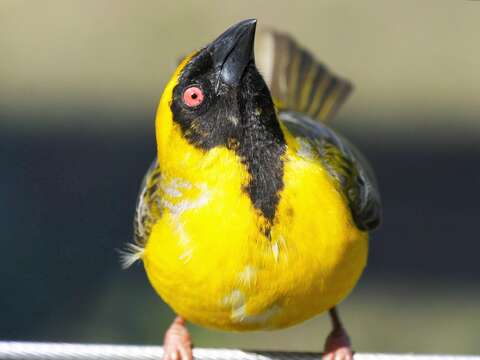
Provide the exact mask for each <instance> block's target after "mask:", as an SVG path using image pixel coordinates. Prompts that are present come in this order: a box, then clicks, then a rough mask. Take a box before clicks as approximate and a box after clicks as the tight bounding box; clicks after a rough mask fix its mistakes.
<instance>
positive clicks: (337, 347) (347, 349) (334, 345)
mask: <svg viewBox="0 0 480 360" xmlns="http://www.w3.org/2000/svg"><path fill="white" fill-rule="evenodd" d="M322 359H323V360H353V351H352V345H351V343H350V339H349V337H348V334H347V332H346V331H345V329H343V328H337V329H333V330H332V332H331V333H330V334H329V335H328V337H327V340H326V341H325V349H324V351H323V356H322Z"/></svg>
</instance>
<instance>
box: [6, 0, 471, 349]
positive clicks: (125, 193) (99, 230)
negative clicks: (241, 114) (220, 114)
mask: <svg viewBox="0 0 480 360" xmlns="http://www.w3.org/2000/svg"><path fill="white" fill-rule="evenodd" d="M249 17H255V18H257V19H258V21H259V24H260V26H262V25H263V26H273V27H276V28H278V29H281V30H283V31H288V32H291V33H292V34H293V35H294V36H295V37H296V38H297V39H298V40H299V41H300V42H301V43H303V44H304V45H305V46H307V47H308V48H309V49H311V50H312V52H313V53H314V54H316V55H317V57H318V58H320V59H322V61H324V62H325V63H326V64H328V66H329V67H330V68H331V69H333V70H334V71H336V72H337V73H339V74H341V75H343V76H345V77H347V78H349V79H351V80H352V82H353V83H354V84H355V91H354V93H353V95H352V96H351V98H350V99H349V101H348V102H347V104H346V105H345V106H344V107H343V108H342V110H341V111H340V113H339V114H338V116H337V118H336V119H335V120H334V122H333V123H332V126H334V127H335V128H336V129H338V130H339V131H340V132H342V133H343V134H344V135H346V136H347V137H349V138H350V139H351V140H352V141H353V142H354V143H355V144H357V145H358V147H359V148H361V149H362V150H363V151H364V153H365V154H366V155H367V157H368V158H369V159H370V160H371V162H372V165H373V167H374V168H375V170H376V172H377V175H378V180H379V183H380V187H381V192H382V195H383V200H384V207H385V214H384V215H385V220H384V223H383V226H382V228H381V229H380V230H379V231H377V232H375V233H374V234H373V236H372V240H371V253H370V259H369V266H368V268H367V270H366V272H365V274H364V276H363V278H362V280H361V281H360V283H359V285H358V286H357V288H356V289H355V291H354V292H353V293H352V295H351V296H350V297H349V298H348V299H347V300H346V301H345V302H344V303H343V304H342V305H341V307H340V309H341V313H342V314H343V318H344V321H345V323H346V324H347V328H348V330H349V332H350V335H351V337H352V339H353V342H354V345H355V349H356V350H357V351H363V352H365V351H369V352H374V351H383V352H413V351H415V352H435V353H437V352H438V353H480V266H479V251H480V238H479V233H478V222H479V220H480V219H479V215H480V214H479V203H480V196H479V188H480V166H479V165H480V145H479V142H480V67H479V66H478V64H480V46H479V34H480V21H479V19H480V2H478V1H466V0H465V1H463V0H457V1H446V0H445V1H443V0H442V1H440V0H430V1H421V2H420V1H413V0H405V1H397V2H386V1H381V0H377V1H370V0H368V1H366V0H365V1H353V0H352V1H339V0H335V1H333V0H322V1H318V0H316V1H298V2H295V4H294V5H293V4H292V2H291V1H287V0H269V1H262V2H256V1H246V0H244V1H237V2H227V1H192V0H189V1H182V2H175V1H163V0H156V1H142V2H134V1H113V0H98V1H62V0H45V1H20V0H0V166H1V171H0V228H1V236H0V253H1V261H0V274H1V281H0V339H15V340H39V341H46V340H49V341H88V342H109V343H135V344H161V342H162V338H163V331H164V330H165V329H166V327H167V326H168V324H169V322H170V321H171V320H172V319H173V314H172V312H171V311H170V310H169V309H168V307H167V306H166V305H165V304H163V303H162V301H161V300H160V299H159V298H158V297H157V296H156V294H155V293H154V291H153V290H152V289H151V287H150V285H149V284H148V281H147V279H146V276H145V274H144V271H143V268H142V266H141V264H136V265H135V266H133V267H132V268H131V269H129V270H128V271H122V270H121V269H120V266H119V261H118V253H117V249H120V248H122V247H123V246H124V244H125V243H126V242H128V241H130V239H131V237H132V226H131V224H132V215H133V212H134V204H135V198H136V194H137V188H138V186H139V184H140V181H141V178H142V176H143V173H144V171H145V169H146V168H147V166H148V164H149V163H150V161H151V159H152V158H153V156H154V151H155V139H154V131H153V130H154V114H155V110H156V106H157V102H158V99H159V97H160V94H161V92H162V89H163V86H164V85H165V83H166V81H167V80H168V78H169V76H170V74H171V73H172V71H173V70H174V68H175V63H176V60H177V59H178V57H179V56H180V55H182V54H185V53H188V52H189V51H191V50H193V49H195V48H198V47H200V46H202V45H204V44H206V43H207V42H209V41H211V40H212V39H213V38H215V37H216V36H217V35H218V34H220V33H221V32H222V31H223V30H224V29H225V28H226V27H228V26H229V25H231V24H232V23H235V22H236V21H238V20H241V19H244V18H249ZM329 329H330V327H329V323H328V319H327V317H326V316H321V317H318V318H316V319H313V320H311V321H309V322H307V323H305V324H303V325H301V326H297V327H295V328H292V329H288V330H284V331H279V332H265V333H253V334H252V333H250V334H248V333H247V334H228V333H222V332H214V331H209V330H203V329H200V328H196V327H193V326H192V331H193V332H194V341H195V344H196V345H197V346H202V347H203V346H227V347H242V348H250V349H252V348H253V349H284V350H287V349H291V350H314V351H319V350H321V349H322V347H323V342H324V339H325V336H326V335H327V333H328V331H329Z"/></svg>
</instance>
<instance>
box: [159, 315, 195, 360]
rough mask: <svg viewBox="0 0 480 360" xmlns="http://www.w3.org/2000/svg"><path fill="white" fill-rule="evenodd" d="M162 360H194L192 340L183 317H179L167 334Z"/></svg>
mask: <svg viewBox="0 0 480 360" xmlns="http://www.w3.org/2000/svg"><path fill="white" fill-rule="evenodd" d="M162 360H193V354H192V340H191V338H190V334H189V332H188V330H187V328H186V326H185V321H184V320H183V319H182V318H181V317H177V318H176V319H175V320H174V321H173V323H172V325H170V327H169V328H168V330H167V332H166V333H165V339H164V341H163V358H162Z"/></svg>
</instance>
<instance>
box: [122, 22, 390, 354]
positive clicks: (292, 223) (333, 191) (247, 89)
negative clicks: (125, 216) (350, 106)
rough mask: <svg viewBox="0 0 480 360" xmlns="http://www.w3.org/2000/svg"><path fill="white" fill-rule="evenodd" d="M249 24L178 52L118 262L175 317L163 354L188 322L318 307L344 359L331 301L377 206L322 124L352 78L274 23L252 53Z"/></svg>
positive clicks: (331, 344) (367, 177) (187, 348)
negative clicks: (141, 277)
mask: <svg viewBox="0 0 480 360" xmlns="http://www.w3.org/2000/svg"><path fill="white" fill-rule="evenodd" d="M256 24H257V21H256V20H255V19H248V20H244V21H241V22H239V23H237V24H235V25H233V26H231V27H230V28H228V29H227V30H226V31H225V32H223V33H222V34H221V35H220V36H219V37H218V38H216V39H215V40H214V41H213V42H211V43H209V44H208V45H206V46H204V47H203V48H201V49H200V50H196V51H194V52H192V53H191V54H189V55H188V56H186V57H185V58H184V59H183V60H182V61H181V62H180V63H179V64H178V67H177V68H176V70H175V72H174V73H173V75H172V77H171V79H170V80H169V82H168V83H167V84H166V86H165V88H164V91H163V93H162V95H161V98H160V102H159V105H158V109H157V113H156V119H155V134H156V145H157V146H156V150H157V156H156V158H155V159H154V161H153V163H152V164H151V166H150V168H149V169H148V170H147V172H146V175H145V177H144V179H143V182H142V184H141V186H140V192H139V195H138V200H137V205H136V211H135V219H134V241H133V242H132V243H131V244H130V245H129V251H128V253H127V254H126V255H125V256H124V258H123V262H124V265H125V266H126V267H128V266H129V265H131V264H133V263H134V262H135V261H137V260H140V261H142V262H143V265H144V268H145V272H146V275H147V277H148V279H149V282H150V284H151V285H152V287H153V288H154V290H155V291H156V292H157V293H158V294H159V295H160V297H161V298H162V299H163V300H164V301H165V303H166V304H168V305H169V306H170V307H171V308H172V309H173V311H174V312H175V314H176V316H177V317H176V318H175V320H174V321H173V323H172V325H171V326H170V327H169V328H168V330H167V331H166V333H165V337H164V359H166V360H178V359H182V360H190V359H192V340H191V337H190V334H189V332H188V329H187V328H186V322H187V321H188V322H191V323H194V324H197V325H200V326H203V327H206V328H213V329H220V330H225V331H253V330H275V329H281V328H285V327H289V326H293V325H295V324H298V323H301V322H303V321H305V320H307V319H310V318H312V317H314V316H316V315H318V314H322V313H327V312H328V313H329V315H330V318H331V323H332V330H331V332H330V334H329V335H328V337H327V339H326V341H325V344H324V353H323V358H324V359H326V360H334V359H335V360H351V359H352V358H353V352H352V347H351V343H350V339H349V336H348V334H347V332H346V330H345V327H344V326H343V324H342V322H341V320H340V317H339V314H338V311H337V306H338V304H339V303H340V302H341V301H342V300H343V299H344V298H345V297H346V296H347V295H348V294H349V293H350V292H351V291H352V289H353V288H354V286H355V285H356V283H357V281H358V280H359V278H360V276H361V274H362V272H363V270H364V268H365V266H366V262H367V255H368V238H369V232H370V231H372V230H374V229H375V228H377V227H378V225H379V224H380V222H381V216H382V213H381V200H380V194H379V191H378V186H377V183H376V179H375V176H374V174H373V171H372V170H371V167H370V165H369V164H368V163H367V161H366V159H365V158H364V156H363V155H362V154H361V153H360V152H359V151H358V150H357V148H356V147H355V146H354V145H352V144H351V143H350V142H349V141H348V140H346V139H345V138H344V137H343V136H341V135H340V134H339V133H337V132H336V131H334V130H333V129H332V128H331V127H329V126H328V125H326V124H325V121H327V120H329V119H330V118H332V117H333V115H334V114H335V113H336V112H337V110H338V109H339V107H340V106H341V105H342V104H343V103H344V101H345V99H346V98H347V97H348V95H349V94H350V92H351V90H352V85H351V83H350V82H349V81H348V80H346V79H343V78H341V77H340V76H337V75H335V74H334V73H332V72H331V71H329V70H328V69H327V67H326V66H325V65H323V64H322V63H320V62H319V61H317V60H316V59H315V57H314V56H313V55H312V54H311V53H310V52H309V51H308V50H306V49H304V48H303V47H302V46H301V45H299V44H298V43H297V42H296V41H295V40H294V39H293V38H292V37H291V36H290V35H288V34H285V33H281V32H277V31H275V30H267V31H265V32H263V33H261V37H260V40H261V44H262V46H261V49H260V50H257V53H258V54H257V56H255V51H254V42H255V33H256ZM259 36H260V35H259ZM260 40H259V41H260ZM256 59H258V60H256ZM257 62H258V64H259V66H258V67H257V64H256V63H257ZM259 68H260V69H261V70H259Z"/></svg>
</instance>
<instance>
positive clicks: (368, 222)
mask: <svg viewBox="0 0 480 360" xmlns="http://www.w3.org/2000/svg"><path fill="white" fill-rule="evenodd" d="M280 120H281V121H282V123H283V124H284V125H285V126H286V127H287V129H288V130H289V131H290V132H291V133H292V135H293V136H295V137H296V138H300V139H302V140H303V141H304V142H305V143H306V144H308V145H309V146H311V148H312V149H314V150H315V152H316V153H317V154H318V156H319V159H320V160H321V162H322V164H323V166H324V167H325V169H326V170H327V171H328V173H329V174H330V175H331V176H332V178H333V179H334V180H335V182H336V183H337V185H338V188H339V190H340V191H341V192H342V193H343V195H344V196H345V198H346V199H347V201H348V204H349V206H350V210H351V212H352V215H353V219H354V221H355V224H356V225H357V227H358V228H359V229H361V230H373V229H375V228H376V227H377V226H378V225H379V223H380V220H381V211H382V209H381V208H382V206H381V202H380V194H379V192H378V187H377V183H376V180H375V176H374V174H373V171H372V170H371V167H370V165H369V164H368V162H367V161H366V159H365V158H364V157H363V155H362V154H361V153H360V152H359V151H358V150H357V149H356V148H355V147H354V146H353V145H352V144H350V142H348V141H347V140H346V139H344V138H343V137H341V136H340V135H338V134H336V133H335V132H334V131H333V130H332V129H330V128H329V127H327V126H326V125H324V124H322V123H319V122H315V121H313V120H311V119H310V118H308V117H306V116H303V115H300V114H298V113H294V112H281V113H280Z"/></svg>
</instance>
